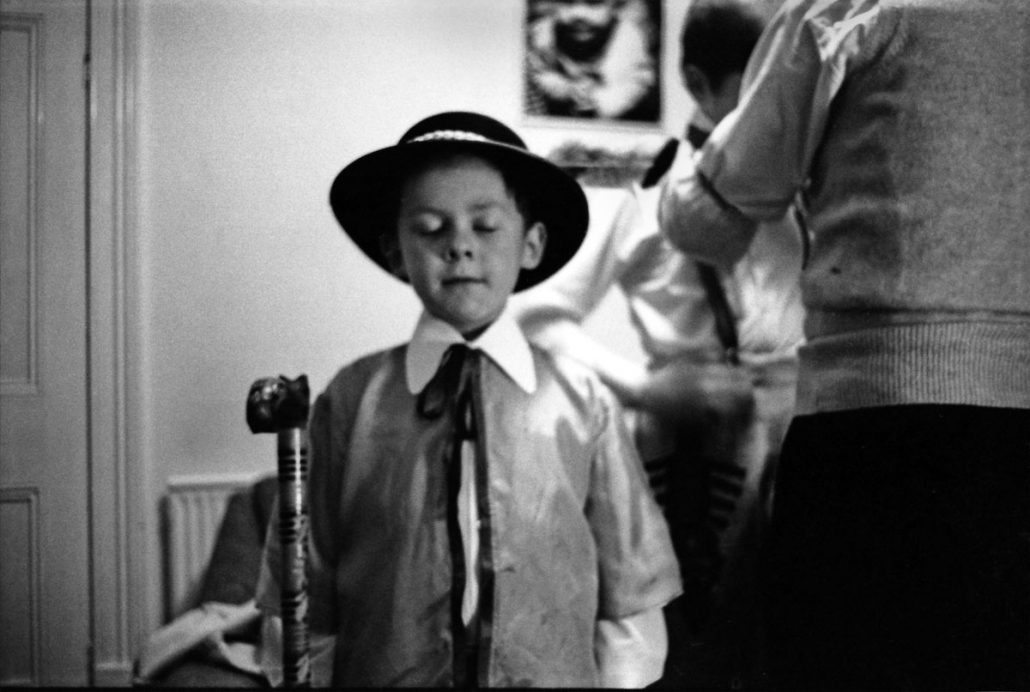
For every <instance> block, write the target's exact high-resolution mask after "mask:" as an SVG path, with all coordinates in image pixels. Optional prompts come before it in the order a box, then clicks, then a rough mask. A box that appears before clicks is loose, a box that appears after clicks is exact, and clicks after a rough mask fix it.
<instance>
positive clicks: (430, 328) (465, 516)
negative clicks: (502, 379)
mask: <svg viewBox="0 0 1030 692" xmlns="http://www.w3.org/2000/svg"><path fill="white" fill-rule="evenodd" d="M458 343H464V344H466V345H467V346H468V347H469V348H472V349H475V350H479V351H482V352H483V353H484V354H485V355H486V357H488V358H490V360H492V361H493V362H494V363H495V364H496V365H497V366H498V367H499V368H500V369H501V370H502V371H504V373H505V374H507V375H508V376H509V377H510V378H511V379H512V380H513V381H514V382H515V383H516V384H517V385H518V386H519V387H520V388H522V389H523V390H524V391H526V392H533V391H535V390H536V370H535V367H534V364H533V354H532V351H531V350H530V347H529V342H528V341H527V340H526V337H525V335H524V334H523V333H522V330H521V329H520V328H519V326H518V324H517V323H516V322H515V319H514V317H513V316H512V314H511V311H510V310H507V309H506V310H505V311H504V312H502V313H501V316H500V317H498V318H497V320H496V321H495V322H494V323H493V324H491V325H490V326H489V327H487V329H486V330H485V331H484V332H483V333H482V334H481V335H480V336H479V338H477V339H475V340H474V341H469V342H466V341H465V339H464V337H463V336H462V335H461V334H460V333H459V332H458V331H457V330H456V329H454V327H452V326H450V325H449V324H447V323H446V322H443V321H442V320H440V319H437V318H435V317H433V316H432V315H430V314H428V313H426V312H423V313H422V316H421V317H420V318H419V320H418V323H417V324H416V326H415V333H414V334H413V335H412V337H411V341H410V342H409V344H408V351H407V354H406V360H405V366H406V368H407V371H406V373H405V375H406V378H407V383H408V391H410V392H411V393H412V394H418V393H419V392H421V391H422V389H423V388H424V387H425V386H426V385H427V384H428V383H429V381H430V380H431V379H432V378H433V375H435V374H436V371H437V369H438V368H439V367H440V360H441V358H443V354H444V353H445V352H446V351H447V349H448V348H449V347H450V346H451V345H453V344H458ZM461 457H462V469H461V487H460V490H459V491H458V523H459V526H460V528H461V536H462V542H463V543H464V546H463V547H464V554H465V564H466V565H476V564H478V558H479V532H478V531H477V530H476V529H477V528H478V526H479V518H478V511H477V509H476V508H477V505H476V490H475V488H476V484H475V482H474V480H475V475H474V474H475V445H474V444H473V443H472V442H471V441H466V442H465V443H464V445H463V446H462V454H461ZM541 538H542V539H543V538H545V537H541ZM466 573H467V576H468V579H467V580H466V582H465V592H464V594H463V598H462V609H461V614H462V620H463V621H464V623H465V625H466V626H467V625H470V624H472V623H473V622H474V619H475V617H476V611H477V603H478V600H479V579H478V574H477V572H476V570H475V569H468V570H467V571H466ZM594 653H595V656H596V658H597V661H598V669H599V671H600V678H601V682H602V685H603V686H605V687H643V686H644V685H648V684H650V683H652V682H654V681H655V680H657V679H658V678H660V677H661V674H662V669H663V667H664V664H665V658H666V655H667V653H668V640H667V634H666V630H665V617H664V615H663V614H662V609H661V608H654V609H652V610H648V611H644V612H643V613H638V614H636V615H632V616H629V617H626V618H621V619H618V620H600V621H598V623H597V630H596V634H595V640H594Z"/></svg>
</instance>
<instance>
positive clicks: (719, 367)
mask: <svg viewBox="0 0 1030 692" xmlns="http://www.w3.org/2000/svg"><path fill="white" fill-rule="evenodd" d="M634 398H635V404H636V405H637V406H639V407H640V408H643V409H646V410H648V411H651V412H652V413H654V414H655V415H657V416H659V417H660V418H662V419H665V420H669V421H682V422H688V423H704V422H706V421H709V420H715V421H730V422H737V423H740V424H744V423H745V422H746V421H747V420H748V419H749V418H750V417H751V413H752V410H753V409H754V402H755V397H754V385H753V384H752V382H751V377H750V376H749V375H748V373H747V372H746V371H745V370H743V369H741V368H737V367H732V366H729V365H725V364H722V363H705V364H697V363H688V362H681V361H677V362H673V363H670V364H669V365H666V366H665V367H663V368H660V369H659V370H656V371H654V372H652V373H649V375H648V377H647V379H646V381H645V382H643V384H642V386H641V387H640V388H639V389H638V391H637V392H636V395H635V397H634Z"/></svg>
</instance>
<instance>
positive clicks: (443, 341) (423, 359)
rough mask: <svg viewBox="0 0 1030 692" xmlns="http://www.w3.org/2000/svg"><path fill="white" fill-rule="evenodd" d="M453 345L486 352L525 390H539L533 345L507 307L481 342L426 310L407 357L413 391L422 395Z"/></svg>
mask: <svg viewBox="0 0 1030 692" xmlns="http://www.w3.org/2000/svg"><path fill="white" fill-rule="evenodd" d="M452 344H466V345H467V346H468V347H469V348H472V349H478V350H480V351H482V352H483V353H485V354H486V355H487V356H488V357H489V358H490V360H492V361H493V362H494V363H496V364H497V366H498V367H499V368H500V369H501V370H502V371H503V372H504V373H505V374H506V375H508V377H510V378H511V379H512V380H513V381H514V382H515V384H517V385H518V386H519V387H521V388H522V389H523V390H524V391H526V392H529V393H532V392H533V391H535V390H536V370H535V369H534V367H533V353H532V351H530V348H529V342H528V341H526V337H525V335H524V334H523V333H522V330H521V329H520V328H519V325H518V324H517V323H516V322H515V318H514V317H512V315H511V312H510V311H509V310H508V309H507V308H505V310H504V312H502V313H501V316H500V317H498V318H497V320H496V321H495V322H494V323H493V324H491V325H490V326H489V327H487V329H486V331H484V332H483V333H482V334H481V335H480V336H479V338H478V339H476V340H474V341H468V342H466V341H465V338H464V337H463V336H462V335H461V333H459V332H458V330H456V329H455V328H454V327H452V326H451V325H449V324H447V323H446V322H444V321H443V320H440V319H438V318H436V317H433V316H432V315H430V314H429V313H428V312H425V311H423V312H422V316H421V317H419V320H418V324H416V325H415V333H414V334H413V335H412V337H411V341H410V342H409V343H408V351H407V354H406V355H405V363H404V365H405V375H406V378H407V384H408V391H409V392H411V393H412V394H418V393H419V392H421V391H422V390H423V389H424V388H425V386H426V385H427V384H428V383H429V380H431V379H433V375H435V374H436V370H437V368H439V367H440V359H441V358H443V354H444V352H445V351H446V350H447V349H448V347H450V346H451V345H452Z"/></svg>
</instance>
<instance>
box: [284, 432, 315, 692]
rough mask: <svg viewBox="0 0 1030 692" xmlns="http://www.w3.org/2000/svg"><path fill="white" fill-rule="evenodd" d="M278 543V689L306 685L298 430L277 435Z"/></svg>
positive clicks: (303, 473) (303, 482) (303, 471)
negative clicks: (280, 648) (280, 680)
mask: <svg viewBox="0 0 1030 692" xmlns="http://www.w3.org/2000/svg"><path fill="white" fill-rule="evenodd" d="M278 452H279V541H280V545H281V546H282V558H283V559H282V580H281V584H282V605H281V611H282V612H281V615H282V620H283V683H284V685H285V686H286V687H309V686H310V685H311V662H310V655H309V650H310V649H309V645H310V642H309V638H308V581H307V567H306V566H307V533H308V505H307V493H306V488H307V475H308V441H307V431H306V430H305V429H303V428H290V429H288V430H283V431H281V432H280V433H279V445H278Z"/></svg>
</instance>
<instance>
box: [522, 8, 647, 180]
mask: <svg viewBox="0 0 1030 692" xmlns="http://www.w3.org/2000/svg"><path fill="white" fill-rule="evenodd" d="M525 3H526V5H525V21H524V23H523V30H524V36H523V44H524V51H525V60H524V61H523V80H522V83H523V101H522V103H523V115H524V124H525V125H527V126H529V128H530V129H531V130H534V131H535V132H536V133H538V134H537V135H536V137H531V139H533V138H535V139H537V140H538V141H541V142H544V144H543V146H542V148H541V149H542V151H546V152H549V153H548V154H547V156H548V158H549V159H551V160H552V161H554V162H555V163H557V164H558V165H561V166H563V167H564V168H566V169H567V170H569V172H571V173H574V174H575V175H576V176H577V177H579V178H580V180H581V181H582V182H585V183H590V184H600V185H621V184H624V183H625V182H626V181H628V180H631V179H635V178H636V177H639V175H640V174H641V173H642V172H643V170H644V169H646V167H647V165H648V164H649V162H650V159H651V157H652V155H653V153H654V150H655V149H656V147H657V146H658V145H659V144H660V143H661V142H662V139H663V138H662V105H663V104H662V93H661V89H662V74H661V70H662V55H663V47H662V0H525Z"/></svg>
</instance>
